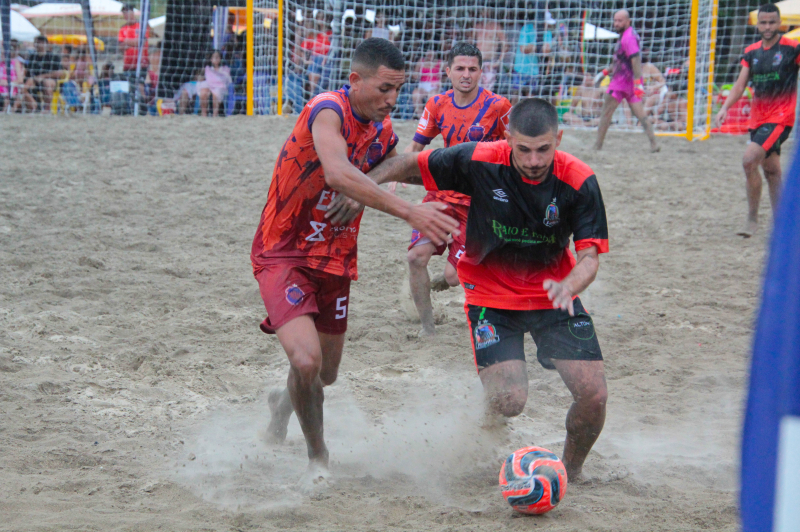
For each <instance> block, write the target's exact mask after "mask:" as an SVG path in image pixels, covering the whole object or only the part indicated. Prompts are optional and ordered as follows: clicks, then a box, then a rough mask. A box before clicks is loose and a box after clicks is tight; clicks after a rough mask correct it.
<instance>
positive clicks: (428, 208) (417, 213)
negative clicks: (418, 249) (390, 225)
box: [405, 202, 461, 246]
mask: <svg viewBox="0 0 800 532" xmlns="http://www.w3.org/2000/svg"><path fill="white" fill-rule="evenodd" d="M445 209H447V205H445V204H444V203H436V202H428V203H421V204H419V205H412V206H411V208H410V209H409V210H408V215H407V216H406V218H405V220H406V222H408V225H410V226H411V227H413V228H414V229H416V230H417V231H419V232H420V233H422V234H423V235H425V236H427V237H428V238H430V239H431V242H433V243H434V245H437V246H441V245H442V244H446V243H447V237H448V235H449V234H456V235H458V234H461V232H460V231H459V230H458V222H457V221H456V220H455V219H453V218H451V217H450V216H448V215H446V214H445V213H443V212H442V211H443V210H445Z"/></svg>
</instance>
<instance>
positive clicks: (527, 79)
mask: <svg viewBox="0 0 800 532" xmlns="http://www.w3.org/2000/svg"><path fill="white" fill-rule="evenodd" d="M526 17H527V18H528V22H526V23H525V25H524V26H522V29H521V30H520V32H519V38H518V39H517V49H516V50H515V52H516V54H515V56H514V77H513V81H512V86H513V88H514V89H518V90H519V91H520V94H521V95H524V96H530V94H531V91H533V90H534V89H535V88H536V85H537V78H538V76H539V58H538V56H537V52H538V50H537V42H536V25H535V24H534V21H535V18H534V17H535V11H533V10H532V9H527V10H526ZM512 103H513V100H512Z"/></svg>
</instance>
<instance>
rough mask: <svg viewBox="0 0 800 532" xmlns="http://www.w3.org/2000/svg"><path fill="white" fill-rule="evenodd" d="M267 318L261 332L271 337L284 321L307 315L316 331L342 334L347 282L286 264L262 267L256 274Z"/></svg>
mask: <svg viewBox="0 0 800 532" xmlns="http://www.w3.org/2000/svg"><path fill="white" fill-rule="evenodd" d="M256 280H257V281H258V288H259V290H260V291H261V299H263V300H264V307H266V309H267V319H265V320H264V321H263V322H261V330H262V331H264V332H265V333H267V334H275V330H276V329H279V328H280V327H282V326H283V325H286V324H287V323H288V322H290V321H291V320H293V319H294V318H297V317H299V316H303V315H305V314H309V315H311V316H312V317H313V318H314V325H315V326H316V328H317V331H319V332H321V333H323V334H344V333H345V331H347V307H348V306H349V304H350V279H349V278H348V277H341V276H338V275H330V274H328V273H324V272H321V271H319V270H314V269H312V268H306V267H303V266H290V265H286V264H273V265H269V266H266V267H265V268H264V269H263V270H261V271H260V272H259V273H258V274H257V275H256Z"/></svg>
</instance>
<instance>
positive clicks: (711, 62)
mask: <svg viewBox="0 0 800 532" xmlns="http://www.w3.org/2000/svg"><path fill="white" fill-rule="evenodd" d="M718 14H719V0H714V4H713V6H712V7H711V49H710V50H709V55H708V114H707V115H706V132H705V135H703V138H701V139H700V140H706V139H707V138H709V137H710V136H711V117H712V115H713V114H714V66H715V65H716V61H717V15H718Z"/></svg>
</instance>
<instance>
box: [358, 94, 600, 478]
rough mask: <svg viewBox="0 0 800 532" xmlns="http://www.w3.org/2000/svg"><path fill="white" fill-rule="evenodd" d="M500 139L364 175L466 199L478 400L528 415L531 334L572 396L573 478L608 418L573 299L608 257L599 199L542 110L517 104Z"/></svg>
mask: <svg viewBox="0 0 800 532" xmlns="http://www.w3.org/2000/svg"><path fill="white" fill-rule="evenodd" d="M506 139H507V140H503V141H498V142H490V143H474V142H470V143H465V144H460V145H458V146H454V147H452V148H444V149H440V150H434V151H424V152H422V153H419V154H417V155H416V156H415V155H411V154H407V155H401V156H398V157H395V158H394V159H391V160H389V161H386V162H385V163H383V164H381V165H380V166H378V168H376V169H375V170H373V171H372V173H371V174H370V176H371V177H372V178H373V179H375V181H376V182H377V183H384V182H387V181H405V182H409V183H417V184H423V185H424V186H425V188H426V189H428V190H455V191H458V192H461V193H462V194H467V195H468V196H470V197H471V198H472V204H471V205H470V211H469V221H468V223H467V238H466V253H465V254H464V256H463V257H462V258H461V261H460V262H459V266H458V277H459V279H460V280H461V283H462V284H463V286H464V289H465V292H466V295H467V301H466V305H465V307H466V311H467V320H468V323H469V326H470V330H471V332H472V346H473V354H474V357H475V364H476V365H477V367H478V375H479V376H480V379H481V383H482V384H483V387H484V391H485V393H486V399H487V404H488V406H489V409H490V411H494V412H496V413H498V414H502V415H504V416H516V415H519V414H520V413H521V412H522V410H523V408H524V407H525V403H526V402H527V399H528V374H527V370H526V366H525V350H524V349H523V336H524V334H525V333H526V332H530V333H531V336H532V337H533V340H534V342H535V343H536V348H537V352H536V356H537V358H538V359H539V362H540V363H541V364H542V366H544V367H545V368H548V369H556V370H557V371H558V373H559V374H560V375H561V378H562V379H563V380H564V383H565V384H566V385H567V388H569V390H570V392H571V393H572V396H573V403H572V407H571V408H570V409H569V412H568V413H567V423H566V426H567V436H566V441H565V443H564V455H563V460H564V465H565V466H566V469H567V474H568V475H569V477H570V479H571V480H572V479H575V478H577V477H579V476H580V474H581V469H582V467H583V463H584V461H585V460H586V457H587V455H588V454H589V450H590V449H591V448H592V445H593V444H594V442H595V441H596V440H597V437H598V436H599V435H600V431H601V430H602V428H603V424H604V421H605V411H606V397H607V390H606V382H605V374H604V370H603V356H602V354H601V352H600V345H599V344H598V341H597V335H596V334H595V328H594V323H593V322H592V318H591V317H590V316H589V314H588V313H587V312H586V310H585V309H584V308H583V305H582V304H581V301H580V299H579V298H578V294H579V293H581V292H582V291H583V290H585V289H586V287H588V286H589V284H591V282H592V281H594V278H595V276H596V275H597V269H598V267H599V264H600V262H599V254H600V253H605V252H607V251H608V228H607V224H606V215H605V208H604V207H603V197H602V195H601V194H600V187H599V186H598V184H597V178H596V177H595V175H594V173H593V172H592V170H591V168H589V167H588V166H587V165H586V164H584V163H583V162H581V161H579V160H578V159H576V158H575V157H573V156H571V155H568V154H566V153H563V152H560V151H556V148H557V147H558V145H559V143H560V142H561V132H560V131H558V113H557V112H556V109H555V107H553V106H552V105H551V104H550V103H549V102H547V101H545V100H542V99H538V98H530V99H527V100H522V101H520V102H519V103H517V104H516V105H515V106H514V108H513V109H512V110H511V116H510V121H509V131H508V132H506ZM570 236H572V239H573V241H574V242H575V250H576V251H577V255H578V256H577V260H576V259H575V257H573V255H572V253H571V252H570V250H569V240H570Z"/></svg>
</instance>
